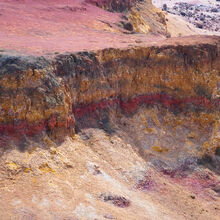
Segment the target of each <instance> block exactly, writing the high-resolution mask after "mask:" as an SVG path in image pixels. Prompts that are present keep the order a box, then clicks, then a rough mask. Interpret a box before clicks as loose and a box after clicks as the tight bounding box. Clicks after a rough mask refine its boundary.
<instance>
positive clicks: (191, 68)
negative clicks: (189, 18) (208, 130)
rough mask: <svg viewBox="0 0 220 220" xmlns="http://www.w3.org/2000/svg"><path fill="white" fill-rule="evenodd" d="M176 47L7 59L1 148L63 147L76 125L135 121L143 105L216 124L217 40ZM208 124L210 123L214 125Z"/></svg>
mask: <svg viewBox="0 0 220 220" xmlns="http://www.w3.org/2000/svg"><path fill="white" fill-rule="evenodd" d="M200 38H201V37H200ZM202 41H204V42H203V43H202ZM176 44H177V45H175V46H174V45H170V43H169V40H167V41H165V42H163V43H162V44H161V45H159V46H151V47H147V48H138V47H137V48H132V49H105V50H100V51H94V52H81V53H75V54H66V55H58V56H56V57H55V58H52V59H46V58H43V57H39V58H34V57H9V56H7V55H2V56H1V80H0V85H1V87H0V88H1V94H0V100H1V108H0V109H1V112H0V120H1V125H0V130H1V146H2V147H4V146H7V145H8V143H11V144H13V142H14V143H16V144H19V143H21V144H22V143H23V144H24V143H25V139H26V138H28V137H30V138H32V137H39V134H41V133H42V132H43V133H45V132H46V133H47V135H49V137H50V138H52V139H53V140H62V138H63V137H64V136H65V135H68V134H70V135H73V134H74V130H75V126H76V125H77V127H88V126H96V127H98V126H99V123H100V121H102V120H103V118H106V117H108V113H107V112H108V109H110V108H111V109H115V111H117V109H120V111H122V113H124V114H128V115H129V114H133V113H134V112H135V111H136V110H137V108H138V107H139V106H141V105H142V106H143V105H144V106H146V107H147V106H152V105H159V106H162V107H163V108H166V109H168V110H170V111H172V112H174V113H176V114H178V113H182V112H185V113H186V114H190V112H204V113H206V114H208V115H210V114H213V113H214V114H216V116H215V117H216V118H218V112H219V71H220V64H219V62H220V59H219V38H218V37H212V38H205V37H203V38H201V43H199V44H196V45H193V44H191V43H188V42H187V38H182V39H178V40H177V39H176ZM103 112H104V113H103ZM198 114H200V113H198ZM85 118H90V119H91V120H85ZM209 118H210V117H209V116H207V123H216V120H215V119H214V118H213V117H211V119H210V120H211V121H209ZM23 147H24V146H23ZM23 147H22V146H21V148H23Z"/></svg>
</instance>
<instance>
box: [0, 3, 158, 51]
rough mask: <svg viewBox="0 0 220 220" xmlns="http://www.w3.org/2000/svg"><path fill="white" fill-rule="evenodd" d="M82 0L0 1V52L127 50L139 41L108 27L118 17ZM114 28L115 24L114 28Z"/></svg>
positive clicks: (136, 36)
mask: <svg viewBox="0 0 220 220" xmlns="http://www.w3.org/2000/svg"><path fill="white" fill-rule="evenodd" d="M120 16H121V14H120V13H111V12H108V11H105V10H103V9H101V8H98V7H96V6H94V5H92V4H89V3H86V1H85V0H50V1H45V0H38V1H34V0H28V1H27V0H1V1H0V49H3V50H16V51H19V52H24V53H27V52H28V53H31V54H45V53H54V52H70V51H71V52H73V51H83V50H97V49H103V48H106V47H127V46H128V45H129V44H137V43H136V41H137V40H138V39H139V40H141V41H144V42H148V43H149V42H151V43H152V41H155V40H158V39H161V37H155V36H154V37H151V38H146V35H128V34H127V35H126V34H122V32H120V30H119V29H118V30H117V28H116V29H114V28H110V27H109V25H108V24H112V25H115V23H118V22H119V21H120V20H121V18H120ZM115 27H116V25H115Z"/></svg>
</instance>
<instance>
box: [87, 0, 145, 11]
mask: <svg viewBox="0 0 220 220" xmlns="http://www.w3.org/2000/svg"><path fill="white" fill-rule="evenodd" d="M139 1H141V0H125V1H118V0H87V1H86V2H88V3H92V4H95V5H96V6H98V7H101V8H103V9H106V10H109V11H117V12H123V11H128V10H130V9H131V7H132V6H133V5H134V4H135V3H136V2H139Z"/></svg>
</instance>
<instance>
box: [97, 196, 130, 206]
mask: <svg viewBox="0 0 220 220" xmlns="http://www.w3.org/2000/svg"><path fill="white" fill-rule="evenodd" d="M100 198H102V199H103V201H104V202H111V203H112V204H113V205H114V206H117V207H120V208H127V207H129V206H130V205H131V202H130V201H129V200H128V199H126V198H125V197H123V196H117V195H112V194H101V196H100Z"/></svg>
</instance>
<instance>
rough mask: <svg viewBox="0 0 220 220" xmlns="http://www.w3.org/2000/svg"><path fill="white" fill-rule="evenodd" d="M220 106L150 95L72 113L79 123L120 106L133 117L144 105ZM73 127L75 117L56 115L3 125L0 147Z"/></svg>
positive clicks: (201, 100) (178, 107) (203, 99)
mask: <svg viewBox="0 0 220 220" xmlns="http://www.w3.org/2000/svg"><path fill="white" fill-rule="evenodd" d="M219 102H220V99H215V100H209V99H207V98H206V97H188V98H185V99H176V98H174V97H172V96H170V95H168V94H148V95H140V96H137V97H135V98H132V99H130V100H128V101H122V100H121V99H119V98H115V99H112V100H103V101H100V102H98V103H93V104H90V105H81V106H78V107H73V110H72V111H73V114H74V116H75V118H76V120H77V119H80V118H81V117H83V116H84V115H90V116H91V117H93V113H94V112H95V111H96V110H105V109H108V108H109V107H112V106H113V105H116V106H119V107H120V108H121V109H122V111H123V112H124V113H125V114H132V113H134V111H135V110H137V108H138V106H140V105H141V104H146V105H154V104H160V105H162V106H163V107H165V108H168V109H170V110H173V111H175V110H178V111H182V110H184V109H185V108H186V107H187V105H190V106H191V107H193V108H199V109H202V110H213V109H215V110H216V109H218V106H219ZM74 125H75V121H74V119H73V118H72V117H70V116H68V118H67V119H66V121H62V122H60V121H59V120H58V119H57V117H56V116H55V115H54V116H53V117H51V118H50V119H47V120H42V121H40V122H38V123H31V124H30V123H28V122H27V121H19V122H15V123H13V124H0V134H1V135H0V146H3V145H4V142H5V141H6V140H8V139H10V138H14V139H15V140H22V139H23V138H24V136H34V135H37V134H39V133H40V132H42V131H46V130H49V131H50V130H53V129H54V128H56V127H57V128H69V127H74ZM9 137H10V138H9Z"/></svg>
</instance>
